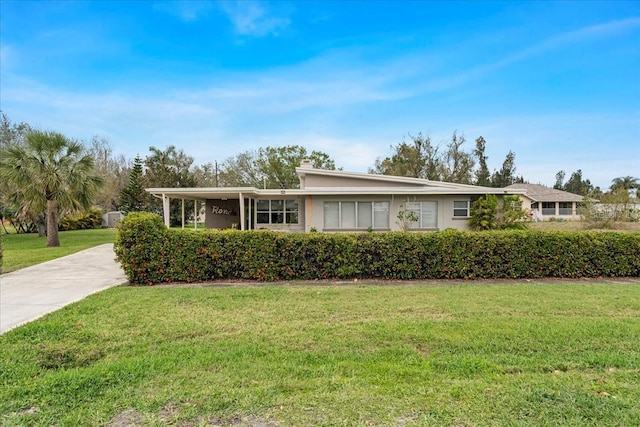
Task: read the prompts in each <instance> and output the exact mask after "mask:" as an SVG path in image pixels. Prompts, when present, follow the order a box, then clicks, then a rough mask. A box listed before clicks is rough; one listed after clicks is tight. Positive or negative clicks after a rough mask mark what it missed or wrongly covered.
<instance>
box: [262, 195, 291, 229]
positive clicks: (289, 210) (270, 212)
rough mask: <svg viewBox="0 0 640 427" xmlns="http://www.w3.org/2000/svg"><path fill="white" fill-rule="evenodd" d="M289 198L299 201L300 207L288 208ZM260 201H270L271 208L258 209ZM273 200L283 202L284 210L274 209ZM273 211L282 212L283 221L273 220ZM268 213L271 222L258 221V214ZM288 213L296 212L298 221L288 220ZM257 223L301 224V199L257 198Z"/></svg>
mask: <svg viewBox="0 0 640 427" xmlns="http://www.w3.org/2000/svg"><path fill="white" fill-rule="evenodd" d="M288 200H295V201H296V202H298V208H297V209H295V210H292V209H287V201H288ZM259 202H269V210H268V211H266V210H261V209H258V203H259ZM271 202H282V210H279V209H278V210H273V209H271ZM273 212H282V215H283V218H282V222H271V214H272V213H273ZM261 213H262V214H264V213H266V214H268V215H269V222H259V221H258V215H259V214H261ZM288 213H295V214H296V219H297V220H298V221H297V222H287V214H288ZM255 223H256V224H260V225H282V224H288V225H298V224H300V201H299V200H296V199H257V200H256V220H255Z"/></svg>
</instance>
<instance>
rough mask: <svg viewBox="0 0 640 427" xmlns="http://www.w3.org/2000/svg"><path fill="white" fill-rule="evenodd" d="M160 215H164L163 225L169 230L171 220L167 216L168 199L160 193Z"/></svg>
mask: <svg viewBox="0 0 640 427" xmlns="http://www.w3.org/2000/svg"><path fill="white" fill-rule="evenodd" d="M162 213H163V214H164V225H165V226H166V227H167V228H169V227H170V226H171V220H170V216H169V213H170V212H169V197H167V195H166V194H164V193H162Z"/></svg>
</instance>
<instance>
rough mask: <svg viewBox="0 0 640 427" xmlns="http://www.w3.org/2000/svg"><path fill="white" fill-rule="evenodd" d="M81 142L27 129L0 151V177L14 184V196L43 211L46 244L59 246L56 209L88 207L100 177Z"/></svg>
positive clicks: (57, 134) (51, 133) (54, 133)
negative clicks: (17, 142) (14, 143)
mask: <svg viewBox="0 0 640 427" xmlns="http://www.w3.org/2000/svg"><path fill="white" fill-rule="evenodd" d="M93 168H94V163H93V158H92V157H91V156H90V155H88V154H86V153H85V149H84V146H83V145H82V144H80V143H78V142H76V141H72V140H70V139H69V138H67V137H65V136H64V135H62V134H60V133H57V132H43V131H31V132H29V133H27V134H26V136H25V140H24V144H21V145H17V146H12V147H6V148H4V149H3V150H2V152H1V153H0V177H1V178H2V179H3V180H6V181H7V182H10V183H12V184H13V185H15V187H16V188H18V191H17V192H16V194H15V197H16V198H17V200H19V201H20V203H21V204H22V205H23V206H24V207H26V208H27V209H29V210H31V211H32V212H38V213H40V212H44V211H45V210H46V213H47V246H48V247H51V246H60V240H59V238H58V221H59V215H60V213H64V212H73V211H78V210H82V209H88V208H90V207H91V204H92V203H93V199H94V197H95V194H96V193H97V190H98V189H99V188H100V186H101V185H102V178H100V177H99V176H97V175H94V171H93Z"/></svg>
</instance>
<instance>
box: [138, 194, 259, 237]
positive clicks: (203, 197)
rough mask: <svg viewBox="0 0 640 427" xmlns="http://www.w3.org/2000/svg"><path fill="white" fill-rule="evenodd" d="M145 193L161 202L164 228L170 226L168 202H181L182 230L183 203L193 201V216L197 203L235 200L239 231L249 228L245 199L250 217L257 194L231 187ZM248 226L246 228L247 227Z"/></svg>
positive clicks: (195, 213) (183, 224)
mask: <svg viewBox="0 0 640 427" xmlns="http://www.w3.org/2000/svg"><path fill="white" fill-rule="evenodd" d="M146 190H147V192H149V193H151V194H152V195H153V196H154V197H157V198H159V199H161V200H162V213H163V219H164V224H165V226H167V227H169V226H170V202H171V200H172V199H180V200H182V228H184V227H185V210H184V201H185V200H193V201H194V202H195V203H194V215H195V216H197V214H198V202H201V203H206V201H207V200H215V199H220V200H237V201H238V203H239V215H240V221H239V222H240V224H239V225H240V230H246V229H247V228H249V229H250V228H251V221H247V215H246V214H245V198H246V199H247V201H248V209H249V212H248V215H249V218H251V217H252V215H253V213H252V209H253V200H254V199H255V197H256V195H257V194H258V189H256V188H254V187H232V188H220V187H211V188H147V189H146ZM247 225H248V227H247Z"/></svg>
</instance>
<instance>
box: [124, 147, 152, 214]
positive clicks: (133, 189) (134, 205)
mask: <svg viewBox="0 0 640 427" xmlns="http://www.w3.org/2000/svg"><path fill="white" fill-rule="evenodd" d="M147 198H148V196H147V192H146V191H145V190H144V185H143V177H142V159H141V158H140V156H136V158H135V160H134V161H133V169H131V175H130V176H129V184H127V186H126V187H125V188H123V189H122V192H121V193H120V203H121V206H120V209H121V210H122V212H124V213H129V212H139V211H144V210H146V208H147Z"/></svg>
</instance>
